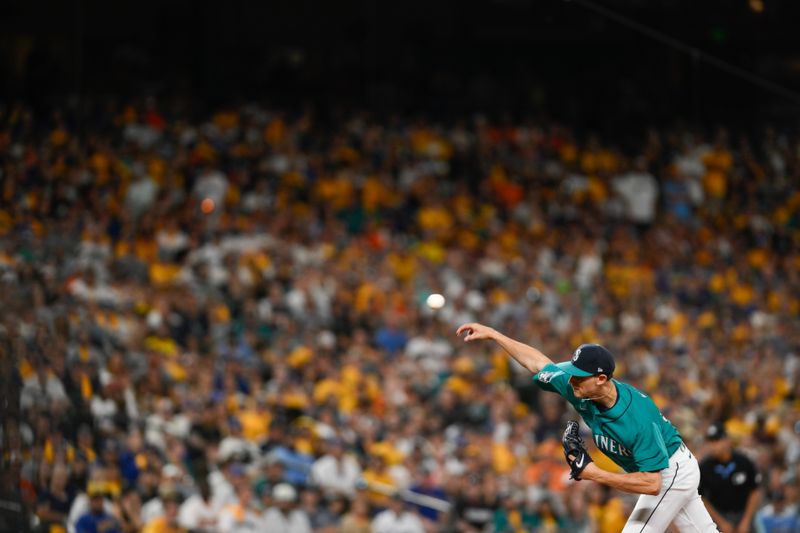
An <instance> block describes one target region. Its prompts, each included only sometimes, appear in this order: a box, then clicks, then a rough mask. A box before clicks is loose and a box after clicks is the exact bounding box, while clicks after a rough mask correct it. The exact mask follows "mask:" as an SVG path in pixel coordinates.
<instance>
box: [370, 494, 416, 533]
mask: <svg viewBox="0 0 800 533" xmlns="http://www.w3.org/2000/svg"><path fill="white" fill-rule="evenodd" d="M372 531H373V533H394V532H398V531H402V532H403V533H425V527H424V526H423V525H422V520H420V518H419V516H417V515H416V514H415V513H413V512H411V511H409V510H408V509H407V508H406V503H405V501H403V498H402V496H401V495H400V494H399V493H395V494H394V495H393V496H392V497H391V498H389V503H388V507H387V508H386V509H384V510H383V511H381V512H379V513H378V514H377V515H375V518H373V519H372Z"/></svg>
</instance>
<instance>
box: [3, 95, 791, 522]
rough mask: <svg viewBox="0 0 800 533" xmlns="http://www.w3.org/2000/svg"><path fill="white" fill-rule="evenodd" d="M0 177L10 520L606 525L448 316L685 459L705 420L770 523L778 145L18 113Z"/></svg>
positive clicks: (528, 390) (782, 242) (614, 506)
mask: <svg viewBox="0 0 800 533" xmlns="http://www.w3.org/2000/svg"><path fill="white" fill-rule="evenodd" d="M623 148H624V149H623ZM0 162H1V164H2V166H1V167H0V291H1V292H2V294H3V305H2V309H0V313H1V315H0V317H1V322H0V324H2V327H1V328H0V332H2V342H3V350H2V351H3V356H2V357H3V358H4V368H5V369H6V370H5V371H6V374H5V375H6V378H8V377H9V375H10V374H9V373H8V372H9V370H8V369H9V368H10V365H11V363H9V361H11V360H12V358H13V365H14V367H13V369H12V370H13V372H14V373H15V374H16V375H17V376H18V379H19V390H20V398H19V402H20V404H19V409H20V412H21V416H20V420H19V424H18V425H15V424H7V425H6V426H5V428H4V433H5V434H4V435H3V442H4V443H5V444H6V445H7V446H8V448H7V449H6V450H5V451H4V454H5V457H4V460H6V461H9V460H10V458H9V450H10V449H19V450H21V451H22V453H21V455H20V456H19V457H15V458H14V460H15V461H17V464H18V465H19V466H20V468H21V471H20V475H21V484H22V485H21V487H22V491H23V498H24V501H25V503H26V505H27V506H28V508H29V509H30V510H31V514H32V515H33V516H35V517H36V519H35V521H36V524H37V525H36V527H37V528H39V529H38V531H43V532H48V533H55V532H63V531H65V530H66V531H69V532H70V533H74V532H75V531H78V532H81V533H83V532H89V531H91V532H94V531H107V532H111V531H114V532H116V531H119V532H138V531H145V532H147V533H153V532H178V531H195V532H209V533H210V532H220V533H231V532H246V531H275V532H284V531H286V532H293V533H294V532H303V531H315V532H339V531H341V532H348V533H355V532H369V531H374V532H376V533H383V532H391V531H423V530H427V531H459V532H475V531H495V532H517V531H546V532H556V531H559V532H560V531H564V532H573V533H574V532H596V533H612V532H616V531H619V530H620V529H621V527H622V525H623V524H624V522H625V520H626V518H627V514H628V512H629V511H630V508H631V501H632V500H630V499H629V498H628V497H626V496H625V495H623V494H620V493H616V492H613V491H607V490H605V489H603V488H602V487H601V486H599V485H595V484H592V483H586V482H584V483H580V482H571V481H569V480H568V472H569V471H568V467H567V466H566V464H565V463H564V461H563V456H562V452H561V448H560V433H561V431H562V430H563V425H564V421H565V420H566V419H567V418H569V417H570V413H569V412H568V411H567V410H566V405H565V404H564V403H563V402H562V400H561V399H560V398H558V397H556V396H555V395H547V394H540V393H539V392H538V391H537V390H535V388H534V387H532V384H531V380H530V375H529V374H528V373H527V372H526V371H524V370H523V369H521V368H520V367H517V366H515V365H514V364H510V363H509V359H508V358H507V357H506V356H505V354H504V353H503V352H502V351H500V350H499V349H497V347H496V346H494V345H489V344H480V345H472V344H471V345H469V347H467V346H466V345H464V344H463V343H462V342H461V340H460V339H458V338H457V337H455V334H454V333H455V329H456V327H457V326H458V325H459V324H461V323H463V322H466V321H472V320H478V321H481V322H484V323H487V324H490V325H493V326H494V327H496V328H498V329H500V330H502V331H503V332H505V333H507V334H509V335H510V336H512V337H515V338H518V339H520V340H523V341H525V342H529V343H531V344H533V345H535V346H538V347H540V348H541V349H542V351H543V352H545V353H546V354H548V355H550V356H551V357H552V358H553V359H555V360H563V359H565V358H566V357H567V356H568V354H571V353H572V351H573V350H574V348H575V346H577V345H579V344H580V343H582V342H601V343H603V344H605V345H607V346H608V347H609V348H610V349H611V350H612V351H613V352H614V353H615V354H617V357H618V361H619V367H618V371H617V376H618V377H619V378H621V379H623V380H625V381H628V382H630V383H632V384H634V385H635V386H637V387H639V388H641V389H642V390H643V391H646V392H648V393H649V394H651V395H652V396H653V398H654V399H655V401H656V403H657V404H658V405H659V406H660V407H661V408H662V410H663V411H664V413H665V414H666V416H668V417H669V418H670V419H671V420H672V421H673V423H675V424H676V426H678V428H679V430H680V432H681V434H682V435H683V437H684V439H685V440H686V442H687V443H689V445H690V446H691V447H692V449H693V450H695V451H696V452H698V453H699V455H700V456H702V455H703V454H704V453H705V450H706V447H707V444H706V443H705V442H704V439H703V435H704V433H705V430H706V428H707V427H708V426H709V425H710V424H712V423H713V422H717V421H720V422H724V423H725V427H726V429H727V432H728V434H729V435H731V436H732V438H733V439H734V442H736V443H737V444H738V445H739V447H740V448H741V449H743V450H746V451H747V453H749V454H750V455H751V456H752V458H753V460H754V461H755V462H756V464H757V465H758V467H759V469H760V470H761V472H762V474H763V488H764V494H765V497H764V499H763V501H762V504H761V506H760V509H759V511H758V514H757V517H756V521H757V522H759V523H761V524H762V525H763V524H767V523H768V521H769V518H770V517H772V516H789V517H791V516H795V517H796V515H797V507H796V505H797V487H798V483H800V479H798V474H800V470H798V466H799V465H800V435H799V434H798V429H800V426H797V425H796V424H797V422H798V420H800V379H798V378H799V377H800V365H798V363H799V362H800V360H798V356H800V352H798V348H800V328H799V327H798V325H799V324H800V322H798V314H800V188H798V183H800V139H798V138H797V137H791V136H786V135H784V134H782V133H780V132H776V131H771V130H765V131H759V132H753V136H752V137H746V136H741V137H740V136H737V135H732V134H729V133H728V132H726V131H725V130H719V131H716V132H713V133H712V134H709V135H705V134H703V133H702V132H699V131H693V130H691V129H688V128H675V129H669V130H659V131H655V130H653V131H649V132H648V133H647V134H646V135H645V136H644V137H643V138H642V139H641V142H640V143H639V145H638V146H635V147H632V148H631V147H630V146H627V147H621V146H619V145H617V144H615V140H614V139H604V138H598V137H595V136H579V135H577V134H576V133H575V132H573V131H572V130H571V129H570V128H568V127H565V126H563V125H557V124H539V123H534V122H530V123H526V122H514V121H509V120H505V121H491V120H488V119H486V118H484V117H481V116H475V117H471V118H469V119H465V120H463V121H462V122H454V123H449V124H442V123H434V122H431V121H428V120H425V119H420V118H414V119H411V118H406V117H389V118H384V119H380V120H378V119H374V118H372V117H371V116H369V115H366V114H359V113H345V114H342V115H341V116H339V117H338V118H337V119H336V120H332V121H326V122H325V123H323V122H322V121H320V120H318V119H317V118H316V117H315V116H314V114H313V113H312V112H310V111H308V112H304V113H298V114H291V113H288V112H281V111H276V110H271V109H265V108H262V107H259V106H255V105H248V106H242V107H237V108H226V109H222V110H220V111H218V112H216V113H214V114H213V115H211V116H209V117H208V118H207V119H206V120H202V121H192V120H187V119H182V118H180V117H179V116H171V114H169V113H164V112H160V111H159V110H158V108H157V107H156V106H155V105H154V104H153V103H152V102H150V103H142V104H141V105H130V106H125V107H120V108H118V109H116V108H114V109H103V110H102V111H98V112H91V113H90V112H86V113H59V112H57V113H53V114H52V115H50V116H34V114H33V112H32V111H31V110H30V109H28V108H26V107H24V106H22V105H18V106H11V107H7V108H5V109H3V111H2V114H0ZM432 292H440V293H442V294H444V295H445V296H446V298H447V304H446V305H445V307H444V308H442V309H441V310H438V311H433V310H431V309H429V308H427V307H426V306H425V304H424V302H425V298H426V297H427V296H428V294H430V293H432ZM595 456H596V458H597V460H598V462H600V463H601V465H602V466H603V467H605V468H608V469H613V468H614V466H613V464H612V463H610V461H607V460H603V457H602V456H601V455H600V453H599V452H596V451H595ZM412 493H413V494H412ZM414 495H417V496H416V497H415V496H414ZM420 495H422V496H423V498H422V500H424V501H423V503H426V505H414V504H407V503H406V500H409V499H410V500H412V501H415V502H419V501H421V499H420ZM424 497H427V499H426V498H424ZM430 502H433V503H430ZM759 527H761V526H759ZM766 530H768V529H766Z"/></svg>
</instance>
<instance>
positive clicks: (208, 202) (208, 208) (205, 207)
mask: <svg viewBox="0 0 800 533" xmlns="http://www.w3.org/2000/svg"><path fill="white" fill-rule="evenodd" d="M200 209H201V210H202V211H203V213H205V214H206V215H208V214H210V213H211V212H213V211H214V200H212V199H211V198H205V199H204V200H203V201H202V202H200Z"/></svg>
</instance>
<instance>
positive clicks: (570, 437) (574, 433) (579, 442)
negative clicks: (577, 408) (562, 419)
mask: <svg viewBox="0 0 800 533" xmlns="http://www.w3.org/2000/svg"><path fill="white" fill-rule="evenodd" d="M578 430H579V426H578V423H577V422H576V421H574V420H570V421H569V422H567V429H565V430H564V436H563V437H561V444H563V445H564V457H566V459H567V464H568V465H569V469H570V474H569V477H570V479H577V480H580V479H581V472H583V469H584V468H586V465H588V464H589V463H591V462H592V458H591V457H590V456H589V452H587V451H586V446H585V445H584V442H583V439H582V438H581V436H580V433H579V431H578Z"/></svg>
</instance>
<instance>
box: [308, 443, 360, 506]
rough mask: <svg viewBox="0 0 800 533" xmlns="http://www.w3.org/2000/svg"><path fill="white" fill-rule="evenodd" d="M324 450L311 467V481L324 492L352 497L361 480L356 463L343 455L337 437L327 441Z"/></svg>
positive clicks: (342, 447) (348, 456) (353, 459)
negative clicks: (323, 453)
mask: <svg viewBox="0 0 800 533" xmlns="http://www.w3.org/2000/svg"><path fill="white" fill-rule="evenodd" d="M325 450H326V453H325V455H323V456H322V457H320V458H319V459H317V460H316V461H315V462H314V464H313V465H312V467H311V480H312V481H313V482H314V484H315V485H316V486H318V487H320V488H321V489H323V490H324V491H327V492H331V493H333V494H344V495H346V496H352V495H353V494H354V492H355V489H356V483H357V482H358V480H359V479H360V478H361V467H360V466H359V464H358V461H356V460H355V458H353V457H352V456H351V455H349V454H346V453H345V450H344V442H343V441H342V440H341V439H339V438H338V437H333V438H331V439H328V441H327V442H326V444H325Z"/></svg>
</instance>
